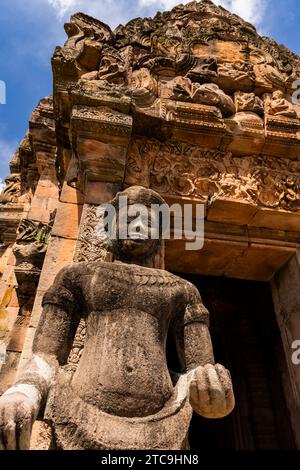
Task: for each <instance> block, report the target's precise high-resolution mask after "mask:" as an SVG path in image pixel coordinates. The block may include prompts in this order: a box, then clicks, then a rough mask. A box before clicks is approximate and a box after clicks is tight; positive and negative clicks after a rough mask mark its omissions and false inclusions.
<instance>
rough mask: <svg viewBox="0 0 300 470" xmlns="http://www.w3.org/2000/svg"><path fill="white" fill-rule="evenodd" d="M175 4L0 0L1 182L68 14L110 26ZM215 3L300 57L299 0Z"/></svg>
mask: <svg viewBox="0 0 300 470" xmlns="http://www.w3.org/2000/svg"><path fill="white" fill-rule="evenodd" d="M177 3H180V0H179V1H178V0H1V8H0V64H1V66H0V80H2V81H4V82H5V83H6V90H7V91H6V94H7V96H6V104H5V105H2V104H0V180H1V179H3V178H4V177H5V176H7V175H8V173H9V169H8V162H9V160H10V157H11V156H12V153H13V152H14V150H15V149H16V148H17V146H18V143H19V142H20V140H22V138H23V136H24V135H25V133H26V131H27V128H28V119H29V116H30V114H31V112H32V110H33V109H34V107H35V106H36V104H37V103H38V101H39V99H40V98H42V97H44V96H46V95H49V94H51V93H52V72H51V63H50V60H51V56H52V54H53V51H54V48H55V46H56V45H63V43H64V41H65V38H66V36H65V33H64V29H63V23H64V22H65V21H67V20H68V18H69V16H70V15H71V14H72V13H74V12H76V11H84V12H85V13H88V14H90V15H92V16H95V17H97V18H99V19H101V20H102V21H104V22H105V23H108V24H109V25H110V26H111V27H112V28H114V27H115V26H117V25H118V24H119V23H125V22H127V21H128V20H130V19H131V18H135V17H138V16H152V15H153V14H155V13H156V11H158V10H160V11H162V10H167V9H170V8H171V7H173V6H174V5H176V4H177ZM183 3H187V1H185V2H183ZM215 3H216V4H222V5H223V6H224V7H225V8H227V9H229V10H231V11H234V12H235V13H237V14H239V15H240V16H242V17H244V18H245V19H247V20H248V21H251V22H252V23H254V24H255V26H256V27H257V29H258V31H259V32H261V33H262V34H264V35H266V36H271V37H273V38H274V39H275V40H276V41H277V42H279V43H283V44H285V45H286V46H287V47H289V48H290V49H292V50H293V51H295V52H297V53H298V54H299V55H300V40H299V32H298V31H299V20H300V2H299V0H215ZM0 182H1V181H0Z"/></svg>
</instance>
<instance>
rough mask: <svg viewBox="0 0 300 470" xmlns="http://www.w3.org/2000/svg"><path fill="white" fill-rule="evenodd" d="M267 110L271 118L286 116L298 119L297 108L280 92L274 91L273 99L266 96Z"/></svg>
mask: <svg viewBox="0 0 300 470" xmlns="http://www.w3.org/2000/svg"><path fill="white" fill-rule="evenodd" d="M265 109H266V113H267V114H269V115H270V116H284V117H287V118H292V119H297V117H298V116H297V111H296V108H295V107H294V106H293V105H292V104H291V103H290V102H289V101H288V100H287V99H285V96H284V93H283V92H282V91H280V90H277V91H274V93H273V94H272V96H271V97H270V96H266V98H265Z"/></svg>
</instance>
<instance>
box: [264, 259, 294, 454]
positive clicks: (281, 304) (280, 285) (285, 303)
mask: <svg viewBox="0 0 300 470" xmlns="http://www.w3.org/2000/svg"><path fill="white" fill-rule="evenodd" d="M271 286H272V295H273V302H274V307H275V312H276V316H277V321H278V324H279V327H280V331H281V336H282V342H283V347H284V352H285V359H286V365H285V367H284V370H283V386H284V390H285V395H286V400H287V404H288V407H289V410H290V413H291V422H292V426H293V429H294V434H295V438H296V443H297V447H298V448H299V449H300V365H296V364H293V361H292V355H293V352H294V350H293V349H292V344H293V342H294V341H296V340H298V341H300V250H298V251H297V253H296V255H295V256H294V257H293V258H292V259H291V260H290V261H289V262H288V263H287V264H286V265H285V266H284V267H283V268H282V269H281V270H280V271H279V272H278V273H277V274H276V275H275V277H274V279H273V280H272V283H271Z"/></svg>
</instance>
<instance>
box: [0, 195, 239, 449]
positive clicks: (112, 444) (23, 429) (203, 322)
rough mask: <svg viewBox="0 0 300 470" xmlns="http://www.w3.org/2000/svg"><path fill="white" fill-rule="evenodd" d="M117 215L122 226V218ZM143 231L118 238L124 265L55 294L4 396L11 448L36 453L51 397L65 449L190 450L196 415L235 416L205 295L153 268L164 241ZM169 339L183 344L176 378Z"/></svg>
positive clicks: (4, 429) (60, 283)
mask: <svg viewBox="0 0 300 470" xmlns="http://www.w3.org/2000/svg"><path fill="white" fill-rule="evenodd" d="M121 195H122V196H127V198H128V206H129V207H130V206H131V205H133V204H143V205H144V206H146V207H148V209H149V211H150V206H151V204H163V203H164V201H163V199H162V198H161V197H160V196H159V195H158V194H157V193H155V192H154V191H152V190H148V189H144V188H141V187H132V188H129V189H127V190H126V191H124V192H123V193H119V194H118V195H117V196H116V198H115V199H114V201H113V204H114V205H115V207H116V208H118V206H119V198H120V196H121ZM149 214H150V212H149ZM116 217H117V226H118V221H119V218H120V211H117V216H116ZM126 221H127V225H129V224H130V223H132V219H131V218H130V217H128V218H127V219H126ZM143 224H145V222H142V221H141V222H140V225H139V227H140V229H141V230H140V234H136V235H135V236H132V237H131V238H129V239H127V240H121V239H119V238H118V239H117V240H115V241H114V244H113V252H114V255H115V258H116V261H115V262H114V263H106V262H102V261H96V262H92V263H78V264H73V265H71V266H69V267H66V268H64V269H63V270H62V271H61V272H60V273H59V274H58V275H57V277H56V280H55V282H54V284H53V286H52V287H51V288H50V289H49V291H48V292H47V293H46V294H45V296H44V299H43V308H44V310H43V314H42V317H41V320H40V323H39V326H38V329H37V333H36V336H35V340H34V345H33V353H34V355H33V357H32V359H31V361H30V363H29V364H28V366H27V368H26V369H25V370H24V371H23V373H22V374H21V375H20V377H19V379H18V382H17V384H16V385H15V386H14V387H13V388H11V389H9V390H8V391H7V392H6V393H5V394H4V395H3V396H2V397H1V398H0V430H1V433H0V443H1V447H2V448H6V449H16V448H20V449H26V448H28V446H29V438H30V432H31V426H32V422H33V421H34V419H35V418H36V416H37V414H38V412H39V410H40V409H41V406H42V404H43V402H44V401H45V400H46V398H47V397H48V403H47V407H46V414H45V416H46V418H47V419H48V420H49V421H50V422H51V423H52V426H53V432H54V433H53V447H54V446H55V447H56V448H58V449H149V448H152V449H186V448H187V447H188V443H187V434H188V429H189V425H190V420H191V417H192V411H193V410H194V411H196V412H197V413H198V414H200V415H201V416H204V417H206V418H221V417H224V416H226V415H228V414H229V413H230V412H231V411H232V410H233V407H234V395H233V390H232V383H231V378H230V374H229V372H228V371H227V370H226V369H225V368H224V367H223V366H221V365H219V364H215V361H214V356H213V350H212V344H211V338H210V334H209V329H208V322H209V313H208V311H207V309H206V308H205V307H204V305H203V303H202V300H201V297H200V294H199V292H198V290H197V289H196V288H195V287H194V286H193V285H192V284H190V283H189V282H187V281H184V280H182V279H180V278H179V277H177V276H174V275H172V274H170V273H168V272H166V271H164V270H159V269H154V268H151V267H150V265H151V262H152V258H153V256H154V254H155V253H157V252H158V251H159V249H160V244H161V241H160V240H151V239H149V238H147V237H145V236H143V235H142V234H143V233H147V232H146V229H147V226H145V225H143ZM81 318H85V320H86V331H87V333H86V340H85V347H84V350H83V353H82V356H81V358H80V361H79V365H78V368H77V370H76V372H75V374H74V375H72V374H70V373H69V372H68V371H67V369H66V368H64V365H65V364H66V361H67V358H68V355H69V353H70V350H71V347H72V343H73V339H74V335H75V332H76V329H77V327H78V324H79V322H80V319H81ZM168 339H171V340H172V342H174V344H176V351H177V353H176V354H177V356H178V370H175V371H173V372H174V373H172V372H171V371H170V369H169V367H168V362H167V355H168ZM171 377H172V378H171Z"/></svg>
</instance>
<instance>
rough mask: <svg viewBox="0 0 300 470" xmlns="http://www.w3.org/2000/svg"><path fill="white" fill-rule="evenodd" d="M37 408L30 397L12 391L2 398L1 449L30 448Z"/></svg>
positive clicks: (0, 420)
mask: <svg viewBox="0 0 300 470" xmlns="http://www.w3.org/2000/svg"><path fill="white" fill-rule="evenodd" d="M36 415H37V408H36V405H35V403H34V402H33V401H32V399H31V398H30V397H28V396H27V395H25V394H23V393H22V392H18V391H16V392H12V393H9V394H7V395H6V394H5V395H3V396H2V397H1V398H0V450H28V449H29V447H30V437H31V431H32V426H33V423H34V421H35V419H36Z"/></svg>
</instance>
